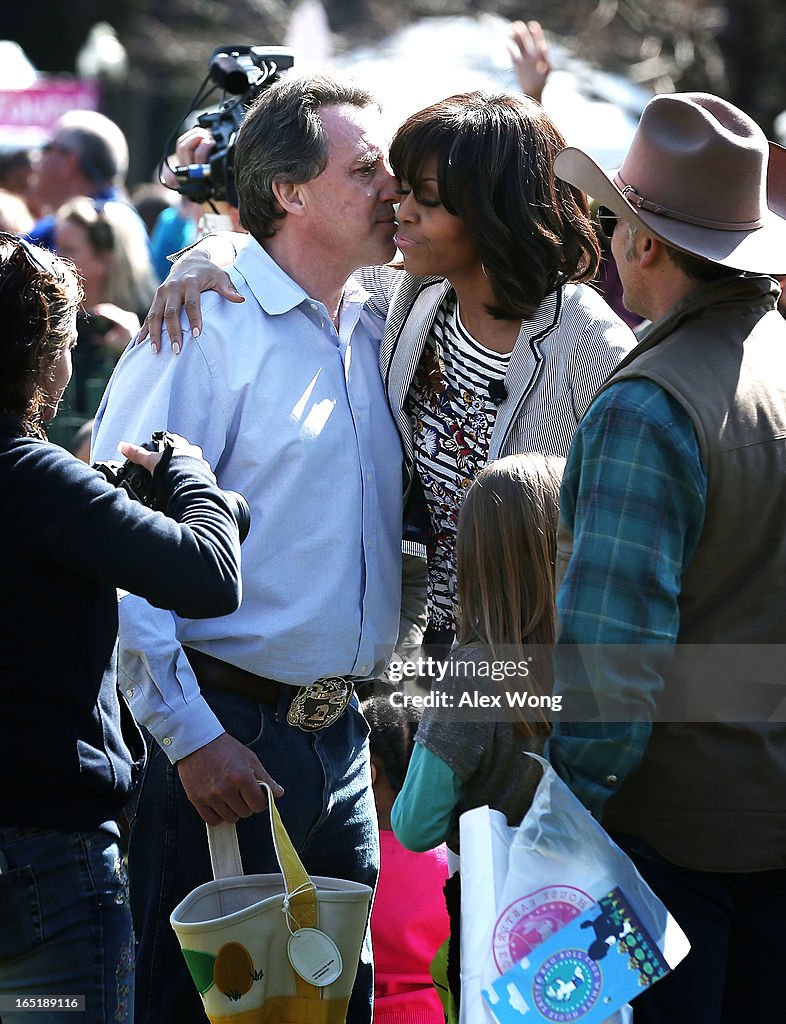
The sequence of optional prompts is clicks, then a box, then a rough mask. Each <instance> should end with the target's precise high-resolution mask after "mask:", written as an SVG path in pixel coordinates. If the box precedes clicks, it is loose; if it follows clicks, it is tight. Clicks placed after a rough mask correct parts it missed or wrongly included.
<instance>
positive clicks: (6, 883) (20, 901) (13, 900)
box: [0, 864, 44, 962]
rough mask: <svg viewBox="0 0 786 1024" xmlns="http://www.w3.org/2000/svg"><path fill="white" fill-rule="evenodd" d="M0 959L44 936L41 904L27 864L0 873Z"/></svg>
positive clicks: (15, 954)
mask: <svg viewBox="0 0 786 1024" xmlns="http://www.w3.org/2000/svg"><path fill="white" fill-rule="evenodd" d="M0 907H2V908H3V909H2V913H0V962H3V961H5V960H14V959H16V958H17V957H20V956H24V955H25V954H26V953H30V952H31V951H32V950H33V949H35V948H36V946H39V945H40V944H41V943H42V942H43V939H44V936H43V929H42V927H41V907H40V904H39V900H38V886H37V885H36V880H35V875H34V874H33V869H32V868H31V867H30V865H29V864H24V865H22V867H18V868H12V870H10V871H8V872H6V873H3V874H2V875H0Z"/></svg>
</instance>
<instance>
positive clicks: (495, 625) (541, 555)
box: [456, 453, 565, 731]
mask: <svg viewBox="0 0 786 1024" xmlns="http://www.w3.org/2000/svg"><path fill="white" fill-rule="evenodd" d="M564 465H565V460H564V459H561V458H557V457H556V456H547V455H539V454H536V453H528V454H524V455H508V456H506V457H505V458H502V459H497V460H496V461H495V462H491V463H489V465H488V466H486V467H485V468H484V469H482V470H481V471H480V472H479V473H478V475H477V477H476V478H475V480H474V482H473V483H472V486H471V487H470V488H469V490H468V491H467V495H466V497H465V499H464V504H463V506H462V508H461V513H460V515H459V521H458V529H457V533H456V569H457V575H458V600H459V607H460V611H459V627H458V641H459V643H460V644H479V645H482V646H483V647H486V648H487V649H488V650H489V651H490V653H491V656H492V657H493V658H494V659H495V660H496V659H498V658H503V660H505V661H511V660H512V661H515V662H525V661H526V662H528V663H530V664H531V666H532V667H531V670H530V671H529V674H528V677H527V684H528V688H529V689H530V690H531V691H534V692H539V693H541V694H547V693H549V692H550V689H551V683H552V680H553V672H552V649H553V646H554V639H555V580H554V562H555V556H556V549H557V521H558V517H559V488H560V481H561V478H562V471H563V468H564ZM503 656H504V657H503ZM530 659H532V660H531V661H530ZM501 683H502V684H503V685H508V686H509V685H511V684H513V683H515V677H513V678H510V679H509V678H508V676H507V675H505V678H504V680H501ZM519 717H520V718H521V721H522V723H524V725H525V726H526V725H528V724H529V723H528V720H527V719H524V718H523V717H522V716H519ZM536 717H537V716H536ZM543 717H544V719H545V716H543ZM531 718H532V716H531V715H530V716H529V720H531ZM522 731H532V730H531V728H529V730H527V729H523V730H522Z"/></svg>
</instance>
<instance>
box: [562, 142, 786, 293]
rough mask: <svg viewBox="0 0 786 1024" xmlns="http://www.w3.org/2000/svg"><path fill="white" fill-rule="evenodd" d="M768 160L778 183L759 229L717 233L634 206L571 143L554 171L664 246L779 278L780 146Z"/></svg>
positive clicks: (785, 183) (785, 196)
mask: <svg viewBox="0 0 786 1024" xmlns="http://www.w3.org/2000/svg"><path fill="white" fill-rule="evenodd" d="M777 150H780V152H779V153H778V152H777ZM770 160H771V164H772V166H771V169H770V176H769V182H772V180H773V179H776V180H777V182H778V183H779V187H778V190H777V195H778V200H777V202H776V201H775V200H774V198H768V203H769V204H770V208H769V209H768V210H767V211H766V213H765V214H764V216H763V217H762V224H761V227H758V228H755V229H753V230H752V231H718V230H715V229H713V228H705V227H699V226H698V225H695V224H685V223H683V222H682V221H678V220H675V219H674V218H673V217H664V216H663V215H662V214H657V213H650V212H649V211H648V210H639V209H638V208H637V207H635V206H633V204H632V203H630V202H628V200H627V199H626V198H625V196H623V194H622V190H621V189H620V188H619V187H618V186H617V185H616V184H615V182H614V180H613V176H614V174H616V172H615V171H604V170H603V169H602V168H601V167H600V165H599V164H597V163H595V161H594V160H593V159H592V158H591V157H589V156H587V154H586V153H584V152H583V151H582V150H580V149H576V148H575V147H573V146H569V147H568V148H567V149H564V150H563V151H562V152H561V153H559V154H558V155H557V158H556V159H555V161H554V172H555V174H556V175H557V177H559V178H562V179H563V180H564V181H567V182H569V184H571V185H574V186H575V187H576V188H579V189H581V190H582V192H586V193H587V194H588V195H590V196H592V198H593V199H595V200H596V201H597V202H598V203H599V204H600V205H602V206H608V207H609V209H610V210H613V211H614V213H616V214H617V216H618V217H622V218H624V219H625V220H627V221H629V222H630V223H632V224H635V225H638V226H641V227H643V228H644V230H645V231H648V232H649V233H650V234H651V235H653V236H654V237H655V238H658V239H660V241H662V242H665V243H666V244H667V245H672V246H674V247H675V248H677V249H682V250H683V251H684V252H687V253H690V254H691V255H693V256H699V257H701V258H702V259H706V260H709V261H710V262H711V263H718V264H720V265H721V266H724V267H731V268H733V269H734V270H740V271H746V272H748V273H753V274H774V275H778V276H782V275H784V274H786V219H784V218H786V150H784V149H783V148H782V147H780V146H776V145H775V143H770ZM769 182H768V184H769ZM773 193H774V194H775V189H773ZM779 211H782V213H781V215H780V216H779Z"/></svg>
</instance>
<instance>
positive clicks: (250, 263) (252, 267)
mask: <svg viewBox="0 0 786 1024" xmlns="http://www.w3.org/2000/svg"><path fill="white" fill-rule="evenodd" d="M235 270H236V271H237V272H238V273H239V274H241V275H242V276H243V279H244V280H245V282H246V284H247V285H248V287H249V288H250V289H251V292H252V294H253V296H254V298H255V299H256V300H257V302H258V303H259V305H260V306H261V307H262V309H264V311H265V312H266V313H269V314H270V315H271V316H276V315H278V314H280V313H288V312H289V311H290V310H291V309H294V308H295V307H296V306H299V305H300V303H301V302H304V301H305V300H307V299H308V295H307V294H306V293H305V291H303V289H302V288H301V287H300V285H299V284H297V283H296V282H295V281H293V280H292V278H291V277H290V276H289V275H288V274H286V273H284V271H283V270H282V269H281V267H280V266H279V265H278V264H277V263H276V261H275V260H274V259H273V257H272V256H270V255H269V254H268V253H267V252H266V251H265V249H263V248H262V246H261V245H260V244H259V242H258V241H257V240H256V239H255V238H249V240H248V242H247V243H246V244H245V245H244V246H243V249H242V250H241V252H240V255H239V256H238V258H237V259H236V260H235Z"/></svg>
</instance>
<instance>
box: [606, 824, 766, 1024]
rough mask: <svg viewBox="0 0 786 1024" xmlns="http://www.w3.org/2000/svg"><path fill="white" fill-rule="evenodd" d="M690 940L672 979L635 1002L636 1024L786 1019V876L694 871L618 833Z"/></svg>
mask: <svg viewBox="0 0 786 1024" xmlns="http://www.w3.org/2000/svg"><path fill="white" fill-rule="evenodd" d="M612 838H613V839H614V841H615V842H616V843H618V844H619V846H621V847H622V849H623V850H624V851H625V852H626V853H627V854H628V856H629V857H631V858H632V860H633V861H634V863H635V865H636V867H637V868H638V869H639V871H640V872H641V874H642V876H643V877H644V879H645V880H646V881H647V882H648V883H649V885H650V887H651V888H652V889H653V890H654V892H655V893H656V894H657V895H658V896H659V897H660V898H661V899H662V900H663V902H664V903H665V904H666V906H667V907H668V908H669V910H670V911H671V913H672V914H673V915H674V917H675V918H676V920H677V922H678V923H679V925H680V927H681V928H682V930H683V931H684V932H685V934H686V935H687V936H688V939H689V941H690V944H691V951H690V953H688V955H687V956H686V957H685V959H684V960H683V961H682V963H681V964H679V966H678V967H676V968H675V970H674V971H673V973H671V974H668V975H666V977H665V978H663V979H662V980H661V981H659V982H657V984H655V985H653V986H652V988H651V989H648V990H647V991H646V992H644V993H642V995H640V996H639V997H638V998H637V999H635V1000H634V1001H633V1019H634V1022H635V1024H775V1022H776V1021H782V1020H784V1016H785V1015H784V1009H783V991H782V989H783V986H782V984H781V983H780V979H781V978H782V977H783V968H784V964H786V870H778V871H755V872H747V873H746V872H740V873H733V874H732V873H723V872H710V871H691V870H689V869H687V868H681V867H678V866H677V865H676V864H672V863H671V862H670V861H667V860H666V859H665V857H661V855H660V854H659V853H658V852H657V851H656V850H654V849H653V848H652V846H650V845H649V843H645V842H644V840H642V839H638V838H636V837H634V836H627V835H619V834H612Z"/></svg>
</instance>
